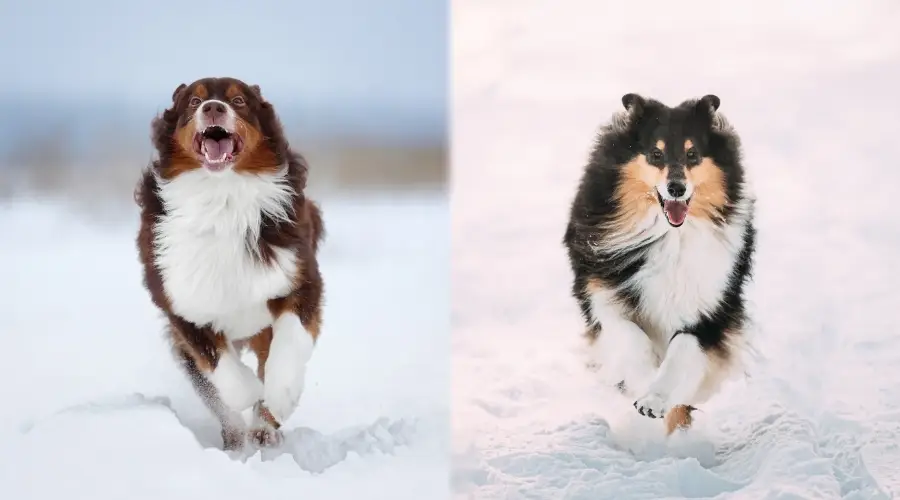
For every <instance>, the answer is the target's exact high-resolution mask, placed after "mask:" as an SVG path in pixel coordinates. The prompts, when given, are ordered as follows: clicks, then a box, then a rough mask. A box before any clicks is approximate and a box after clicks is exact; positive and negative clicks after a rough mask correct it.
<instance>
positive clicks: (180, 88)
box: [172, 83, 187, 102]
mask: <svg viewBox="0 0 900 500" xmlns="http://www.w3.org/2000/svg"><path fill="white" fill-rule="evenodd" d="M186 88H187V85H186V84H184V83H182V84H181V85H179V86H178V88H176V89H175V92H172V102H177V101H178V96H179V95H181V92H182V91H183V90H184V89H186Z"/></svg>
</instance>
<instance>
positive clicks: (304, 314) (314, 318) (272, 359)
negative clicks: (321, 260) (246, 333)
mask: <svg viewBox="0 0 900 500" xmlns="http://www.w3.org/2000/svg"><path fill="white" fill-rule="evenodd" d="M304 272H305V276H304V277H305V280H304V282H303V284H302V285H301V286H300V288H299V289H297V290H296V291H295V292H294V293H293V294H292V295H289V296H287V297H283V298H280V299H273V300H270V301H269V309H270V311H271V312H272V316H273V318H274V322H273V323H272V342H271V345H270V346H269V355H268V359H267V360H266V363H265V377H266V380H265V387H264V389H263V392H264V395H263V403H264V404H265V407H266V408H267V409H268V411H269V413H270V414H271V415H272V417H274V419H275V420H276V421H278V422H279V423H281V424H283V423H284V422H285V420H287V419H288V417H290V416H291V414H292V413H293V412H294V409H296V407H297V404H298V403H299V401H300V396H301V394H302V393H303V388H304V383H305V377H306V364H307V363H308V362H309V360H310V358H311V357H312V352H313V348H314V347H315V343H316V339H317V338H318V336H319V327H320V322H321V319H320V318H321V312H320V304H321V297H322V288H323V286H322V280H321V277H320V276H319V270H318V267H317V264H316V262H315V260H314V259H311V260H309V261H308V262H307V263H306V265H305V269H304Z"/></svg>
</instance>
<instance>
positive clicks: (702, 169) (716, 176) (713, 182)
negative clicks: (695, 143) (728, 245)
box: [685, 141, 728, 220]
mask: <svg viewBox="0 0 900 500" xmlns="http://www.w3.org/2000/svg"><path fill="white" fill-rule="evenodd" d="M688 142H690V141H688ZM685 176H686V177H687V179H688V181H690V182H691V183H692V184H693V185H694V195H693V196H692V197H691V204H690V206H689V207H688V214H690V215H692V216H694V217H697V218H701V219H708V220H719V219H721V218H722V216H721V214H722V212H723V210H724V207H725V204H726V203H727V202H728V198H727V196H726V194H725V174H724V173H723V172H722V169H720V168H719V167H718V166H716V164H715V163H713V161H712V160H711V159H709V158H703V160H702V161H701V162H700V164H699V165H697V166H696V167H693V168H689V169H687V170H685Z"/></svg>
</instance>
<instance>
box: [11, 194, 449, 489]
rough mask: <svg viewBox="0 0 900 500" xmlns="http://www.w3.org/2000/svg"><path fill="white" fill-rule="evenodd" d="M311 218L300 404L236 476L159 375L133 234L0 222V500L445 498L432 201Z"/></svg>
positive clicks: (440, 214)
mask: <svg viewBox="0 0 900 500" xmlns="http://www.w3.org/2000/svg"><path fill="white" fill-rule="evenodd" d="M321 201H322V207H323V209H324V211H325V218H326V225H327V230H328V233H329V234H328V239H327V241H326V244H325V246H324V247H323V250H322V252H323V255H322V266H323V275H324V277H325V280H326V301H327V303H326V305H325V309H324V326H323V333H322V337H320V342H319V345H318V347H317V350H316V352H315V353H314V355H313V358H312V361H311V363H310V367H309V371H308V374H307V389H306V392H305V393H304V396H303V398H302V399H301V403H300V407H299V408H298V410H297V411H296V413H295V414H294V415H293V417H292V418H291V419H290V420H289V421H288V422H287V423H286V425H285V429H286V430H287V440H286V441H287V443H286V445H285V448H284V449H282V450H279V451H272V452H269V453H266V454H264V455H260V454H256V455H254V456H251V457H238V458H236V459H232V458H230V457H229V456H227V455H226V454H225V453H223V452H222V451H221V450H219V449H217V448H216V447H217V446H220V439H219V437H218V428H217V427H216V422H215V420H214V419H213V417H212V416H211V415H210V414H209V413H208V412H207V411H206V410H205V409H204V407H203V406H202V404H201V403H200V401H199V399H198V398H197V397H196V396H195V395H194V393H193V392H192V389H191V387H190V385H189V383H188V382H187V381H186V379H185V378H184V377H183V376H182V374H181V372H179V371H178V370H177V369H176V368H175V365H174V363H172V361H171V358H170V356H169V351H168V350H167V347H166V344H165V342H164V340H163V336H162V334H161V331H162V326H161V322H160V320H159V318H158V315H157V313H156V312H155V310H154V309H153V307H152V306H151V304H150V301H149V298H148V296H147V294H146V292H145V291H144V290H143V288H142V286H141V284H140V267H139V265H138V262H137V256H136V253H135V249H134V244H133V241H134V231H135V226H134V225H129V226H112V227H99V226H97V225H94V224H91V223H87V222H85V219H83V218H81V217H75V216H72V215H71V214H69V213H68V210H67V209H66V208H64V207H60V206H57V205H55V204H52V203H49V202H47V201H46V200H43V201H42V202H41V203H33V202H32V203H25V202H21V203H16V204H13V205H3V206H0V234H2V235H4V236H3V237H2V240H0V241H2V244H0V283H2V289H0V303H2V314H0V339H2V344H3V353H4V356H3V358H4V362H3V363H0V380H3V381H4V382H3V383H2V384H0V401H2V403H0V498H7V499H17V500H31V499H34V500H38V499H41V500H43V499H50V498H79V499H80V498H91V499H97V500H101V499H116V500H118V499H122V498H148V499H150V498H152V499H162V498H165V499H173V500H174V499H180V498H185V499H187V498H190V499H197V498H220V499H232V498H234V499H248V498H273V499H274V498H285V499H288V498H290V499H296V498H304V499H318V498H321V499H335V498H359V499H381V498H384V499H392V500H394V499H398V498H403V499H410V500H413V499H414V500H421V499H424V498H442V497H445V496H446V495H447V484H448V483H447V477H448V476H447V471H448V470H449V454H450V453H449V434H448V430H449V421H448V415H449V407H448V387H449V359H448V354H447V353H448V349H449V347H448V346H449V344H448V340H449V320H448V314H449V309H448V301H449V292H448V288H449V280H448V267H447V266H448V262H449V239H448V234H447V227H448V224H449V222H448V215H447V203H446V199H445V198H444V197H438V196H434V195H416V194H404V193H397V194H386V195H384V196H374V197H371V196H370V197H364V198H361V199H359V198H354V199H335V198H328V199H323V200H321ZM410 235H414V236H412V237H410ZM249 361H252V358H250V360H249Z"/></svg>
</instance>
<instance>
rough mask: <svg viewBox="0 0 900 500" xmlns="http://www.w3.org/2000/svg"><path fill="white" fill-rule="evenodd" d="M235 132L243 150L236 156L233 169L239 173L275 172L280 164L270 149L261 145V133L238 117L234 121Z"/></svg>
mask: <svg viewBox="0 0 900 500" xmlns="http://www.w3.org/2000/svg"><path fill="white" fill-rule="evenodd" d="M236 122H237V123H236V132H237V134H238V135H240V136H241V139H243V141H244V149H243V150H242V151H241V152H240V154H238V157H237V163H235V165H234V169H235V170H236V171H239V172H253V173H265V172H276V171H277V170H278V169H279V168H280V167H281V164H280V163H279V162H278V157H277V156H276V155H275V152H274V151H272V149H271V148H269V147H268V146H265V145H263V146H262V147H261V146H260V145H261V144H262V138H263V137H262V132H260V131H259V130H258V129H257V128H256V127H254V126H253V125H250V123H248V122H247V121H246V120H244V119H243V118H242V117H241V116H240V115H238V117H237V120H236Z"/></svg>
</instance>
